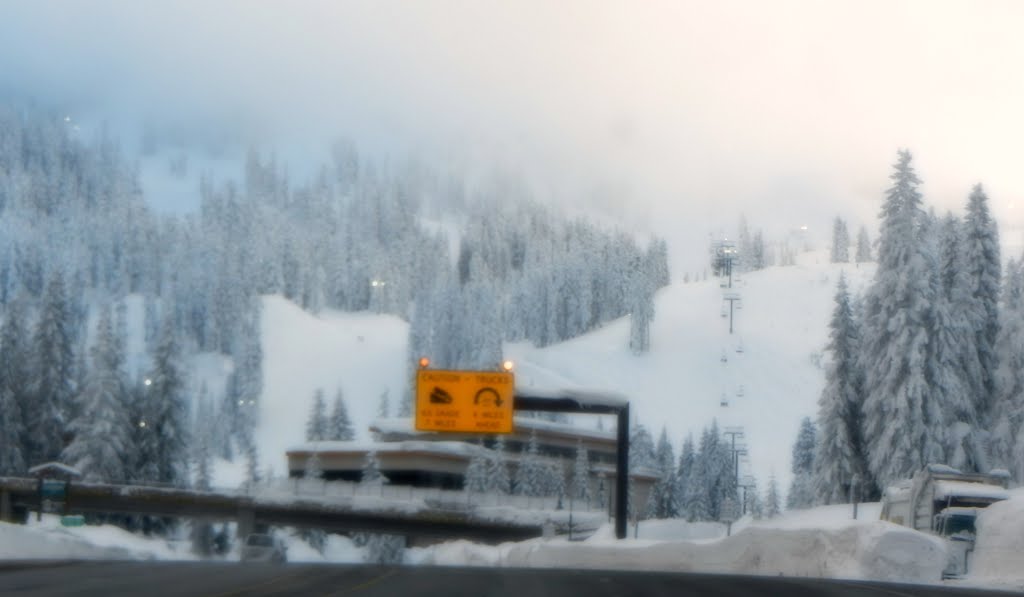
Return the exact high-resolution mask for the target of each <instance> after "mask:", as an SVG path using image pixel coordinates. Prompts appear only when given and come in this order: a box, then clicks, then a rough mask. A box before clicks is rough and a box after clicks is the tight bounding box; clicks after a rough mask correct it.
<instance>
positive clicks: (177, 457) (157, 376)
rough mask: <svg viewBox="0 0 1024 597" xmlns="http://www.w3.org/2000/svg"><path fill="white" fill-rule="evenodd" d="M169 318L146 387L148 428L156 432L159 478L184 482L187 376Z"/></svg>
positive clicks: (155, 454) (156, 459)
mask: <svg viewBox="0 0 1024 597" xmlns="http://www.w3.org/2000/svg"><path fill="white" fill-rule="evenodd" d="M171 326H172V323H171V321H170V320H168V321H167V322H166V323H165V324H164V328H163V330H162V331H161V335H160V340H159V342H158V344H157V349H156V354H154V355H153V371H152V373H151V374H150V377H149V379H150V384H149V386H148V388H147V390H146V397H147V399H146V405H147V407H148V408H147V410H148V414H147V416H146V422H147V429H148V430H149V432H150V433H151V434H152V435H153V436H155V442H156V446H157V449H156V450H155V451H153V452H150V453H149V454H150V455H151V456H152V457H153V458H154V459H155V460H154V465H155V472H156V479H150V480H151V481H157V482H160V483H168V484H171V485H183V484H185V483H186V482H187V481H188V475H187V470H188V467H187V462H188V451H187V447H188V429H187V425H186V422H187V420H188V418H187V407H186V404H185V395H184V391H185V379H184V376H183V374H182V372H181V369H180V365H179V358H180V356H179V353H178V343H177V338H176V337H175V332H174V329H173V328H172V327H171Z"/></svg>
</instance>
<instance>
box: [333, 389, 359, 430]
mask: <svg viewBox="0 0 1024 597" xmlns="http://www.w3.org/2000/svg"><path fill="white" fill-rule="evenodd" d="M328 430H329V433H328V439H331V440H337V441H343V442H350V441H352V440H354V439H355V438H356V432H355V430H354V429H353V428H352V420H351V419H349V416H348V408H347V407H346V406H345V398H344V396H342V393H341V388H338V394H337V395H336V396H335V397H334V406H333V407H332V409H331V418H330V420H329V422H328Z"/></svg>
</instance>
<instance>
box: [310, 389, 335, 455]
mask: <svg viewBox="0 0 1024 597" xmlns="http://www.w3.org/2000/svg"><path fill="white" fill-rule="evenodd" d="M328 429H329V428H328V420H327V405H326V404H325V403H324V391H323V390H322V389H319V388H317V390H316V393H314V394H313V406H312V408H311V409H310V411H309V419H308V420H307V421H306V441H307V442H322V441H326V440H327V439H329V434H330V431H329V430H328Z"/></svg>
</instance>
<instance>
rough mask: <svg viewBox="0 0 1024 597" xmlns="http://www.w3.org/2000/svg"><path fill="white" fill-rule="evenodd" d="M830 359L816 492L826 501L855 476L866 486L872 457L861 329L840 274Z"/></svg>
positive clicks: (844, 495)
mask: <svg viewBox="0 0 1024 597" xmlns="http://www.w3.org/2000/svg"><path fill="white" fill-rule="evenodd" d="M829 328H830V332H829V344H828V347H827V350H828V351H829V352H830V353H831V356H832V358H831V360H830V362H829V365H828V368H827V370H826V373H825V388H824V389H823V390H822V392H821V397H820V398H819V399H818V428H819V429H820V433H819V434H818V445H817V448H816V451H815V459H814V478H815V489H816V491H815V493H816V496H817V500H818V501H820V502H822V503H824V504H837V503H844V502H846V501H847V499H848V496H849V494H850V492H849V487H850V483H851V482H852V481H853V479H854V477H855V476H857V478H858V479H859V480H862V481H863V482H864V484H865V486H870V485H873V483H871V482H870V480H869V479H867V477H866V475H867V459H866V456H865V453H864V446H863V442H862V440H861V424H862V421H861V406H862V404H863V383H864V381H863V380H864V374H863V372H862V371H861V370H860V363H859V361H858V360H857V354H858V353H857V351H858V349H859V342H860V333H859V329H858V327H857V322H856V321H855V319H854V315H853V308H852V306H851V304H850V294H849V291H848V290H847V286H846V277H845V276H843V275H840V277H839V284H838V286H837V288H836V297H835V309H834V310H833V311H832V320H831V321H830V323H829Z"/></svg>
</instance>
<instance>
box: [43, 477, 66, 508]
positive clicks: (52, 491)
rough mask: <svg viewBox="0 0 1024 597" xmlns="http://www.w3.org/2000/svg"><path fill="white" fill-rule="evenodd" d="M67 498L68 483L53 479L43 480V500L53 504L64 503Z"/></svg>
mask: <svg viewBox="0 0 1024 597" xmlns="http://www.w3.org/2000/svg"><path fill="white" fill-rule="evenodd" d="M65 497H67V482H65V481H57V480H53V479H44V480H43V499H44V500H50V501H51V502H63V501H64V498H65Z"/></svg>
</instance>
